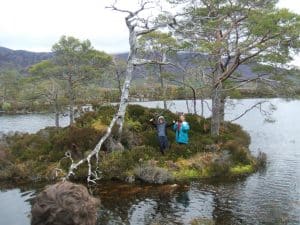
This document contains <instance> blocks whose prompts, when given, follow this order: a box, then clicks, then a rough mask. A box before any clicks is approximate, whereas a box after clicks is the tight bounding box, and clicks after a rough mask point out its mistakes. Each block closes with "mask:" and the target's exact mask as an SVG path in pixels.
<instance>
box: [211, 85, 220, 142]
mask: <svg viewBox="0 0 300 225" xmlns="http://www.w3.org/2000/svg"><path fill="white" fill-rule="evenodd" d="M221 107H222V103H221V84H219V85H218V86H216V87H214V88H213V93H212V117H211V135H212V136H218V135H219V134H220V111H221Z"/></svg>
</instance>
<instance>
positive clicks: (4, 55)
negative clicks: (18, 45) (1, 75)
mask: <svg viewBox="0 0 300 225" xmlns="http://www.w3.org/2000/svg"><path fill="white" fill-rule="evenodd" d="M52 55H53V54H52V53H50V52H29V51H24V50H11V49H9V48H4V47H0V69H4V68H15V69H17V70H19V71H21V72H22V71H26V69H27V68H28V67H29V66H31V65H33V64H35V63H38V62H40V61H42V60H45V59H49V58H51V57H52Z"/></svg>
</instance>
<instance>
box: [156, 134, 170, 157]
mask: <svg viewBox="0 0 300 225" xmlns="http://www.w3.org/2000/svg"><path fill="white" fill-rule="evenodd" d="M158 142H159V148H160V152H161V153H162V154H164V153H165V150H166V149H167V148H168V147H169V143H168V138H167V137H166V136H158Z"/></svg>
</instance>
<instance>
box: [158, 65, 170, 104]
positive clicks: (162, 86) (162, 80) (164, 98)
mask: <svg viewBox="0 0 300 225" xmlns="http://www.w3.org/2000/svg"><path fill="white" fill-rule="evenodd" d="M158 68H159V71H158V72H159V78H160V87H161V90H162V95H163V102H164V109H165V110H166V109H168V106H167V101H166V90H165V84H164V78H163V77H162V75H161V73H162V65H158Z"/></svg>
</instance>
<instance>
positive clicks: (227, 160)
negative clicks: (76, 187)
mask: <svg viewBox="0 0 300 225" xmlns="http://www.w3.org/2000/svg"><path fill="white" fill-rule="evenodd" d="M115 111H116V108H115V107H113V106H104V107H99V108H98V109H97V110H96V112H88V113H86V114H84V115H82V116H81V117H80V118H78V119H77V120H76V123H75V124H74V125H73V126H71V127H66V128H51V127H49V128H45V129H43V130H40V131H39V132H38V133H36V134H14V135H11V136H7V137H3V138H2V141H1V143H0V171H1V172H0V180H8V179H9V180H18V181H32V180H33V181H39V180H55V179H59V178H60V177H62V176H63V175H64V174H65V173H66V171H67V169H68V167H69V166H70V159H69V158H67V157H65V153H66V152H69V153H71V155H72V157H73V159H74V160H79V159H81V158H82V157H84V156H85V155H86V154H87V153H88V151H90V150H92V149H93V147H94V146H95V145H96V143H97V141H98V140H99V139H100V138H101V136H102V135H103V134H104V132H105V130H106V127H107V125H108V124H109V123H110V120H111V118H112V116H113V115H114V113H115ZM159 115H163V116H164V117H165V118H166V120H167V121H168V122H171V121H173V120H175V119H176V118H177V115H176V114H174V113H172V112H170V111H164V110H161V109H150V108H145V107H142V106H138V105H130V106H129V107H128V110H127V113H126V122H125V126H124V132H123V134H122V137H121V143H122V145H123V146H124V149H123V150H120V149H119V150H116V149H113V148H114V147H113V146H115V145H112V144H111V143H113V141H112V140H114V139H116V138H117V136H116V133H117V132H116V130H117V129H113V133H112V138H110V139H109V140H108V141H107V143H105V145H104V146H103V149H102V151H101V152H100V161H99V165H97V166H98V167H99V168H98V170H99V171H100V172H101V176H102V179H103V180H112V179H116V180H121V181H127V182H137V181H143V182H148V183H165V182H172V181H186V180H191V179H201V178H215V177H223V178H224V177H236V176H242V175H245V174H249V173H252V172H254V171H256V170H257V168H258V166H259V165H263V163H262V162H261V161H260V160H259V159H257V158H255V157H253V156H252V155H251V154H250V151H249V148H248V147H249V144H250V137H249V135H248V134H247V133H246V132H245V131H243V130H242V128H241V127H240V126H239V125H236V124H232V123H227V122H225V123H224V124H222V129H221V134H220V136H219V137H217V138H216V137H211V136H210V129H209V128H210V119H204V118H201V117H200V116H196V115H189V114H188V115H186V120H187V121H188V122H189V124H190V127H191V130H190V132H189V136H190V141H189V144H188V145H178V144H176V143H175V133H174V132H173V131H172V129H171V128H170V130H168V138H169V141H170V148H169V149H168V150H167V152H166V154H165V155H162V154H161V153H160V151H159V148H158V142H157V137H156V130H155V128H154V127H153V126H152V125H151V124H150V123H149V119H150V118H153V117H157V116H159ZM262 158H263V157H262ZM86 175H87V168H86V166H82V167H80V168H79V169H78V170H77V171H76V176H75V177H73V179H84V178H85V177H86Z"/></svg>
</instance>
